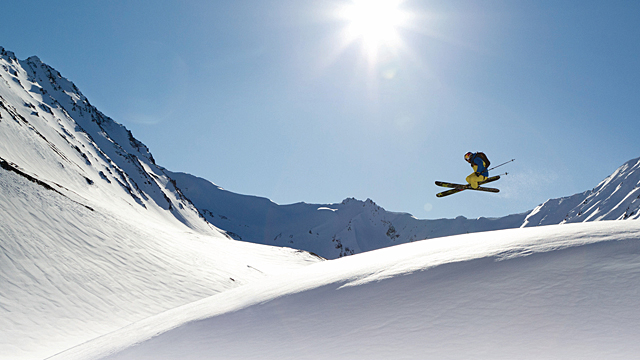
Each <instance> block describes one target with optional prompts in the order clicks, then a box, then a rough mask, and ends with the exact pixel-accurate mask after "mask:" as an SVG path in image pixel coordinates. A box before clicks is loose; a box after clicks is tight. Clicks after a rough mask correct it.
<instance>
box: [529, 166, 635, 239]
mask: <svg viewBox="0 0 640 360" xmlns="http://www.w3.org/2000/svg"><path fill="white" fill-rule="evenodd" d="M639 218H640V158H636V159H632V160H629V161H627V162H626V163H625V164H623V165H622V166H620V167H619V168H618V169H617V170H616V171H614V172H613V173H612V174H611V175H609V176H608V177H607V178H606V179H604V180H603V181H602V182H600V184H598V185H597V186H596V187H595V188H593V189H592V190H589V191H585V192H583V193H579V194H575V195H572V196H568V197H563V198H559V199H550V200H548V201H547V202H545V203H544V204H542V205H540V206H538V207H536V208H535V209H533V210H532V211H531V213H530V214H529V215H528V216H527V218H526V219H525V222H524V224H523V226H538V225H550V224H561V223H576V222H584V221H598V220H627V219H639Z"/></svg>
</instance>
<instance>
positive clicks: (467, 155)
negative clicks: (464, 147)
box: [464, 152, 473, 161]
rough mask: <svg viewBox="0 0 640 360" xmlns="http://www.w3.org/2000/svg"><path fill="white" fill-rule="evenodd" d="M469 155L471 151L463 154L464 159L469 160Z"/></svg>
mask: <svg viewBox="0 0 640 360" xmlns="http://www.w3.org/2000/svg"><path fill="white" fill-rule="evenodd" d="M471 155H473V154H472V153H471V152H468V153H466V154H464V159H465V160H467V161H469V160H471Z"/></svg>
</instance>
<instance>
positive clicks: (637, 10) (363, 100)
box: [0, 0, 640, 218]
mask: <svg viewBox="0 0 640 360" xmlns="http://www.w3.org/2000/svg"><path fill="white" fill-rule="evenodd" d="M350 5H353V1H352V0H343V1H339V0H335V1H315V0H310V1H295V0H278V1H276V0H261V1H249V0H234V1H189V0H182V1H177V0H174V1H171V0H160V1H157V0H154V1H136V0H129V1H120V0H110V1H56V2H52V1H35V0H33V1H32V0H30V1H22V0H20V1H10V2H9V3H8V4H5V6H4V8H5V16H4V17H3V21H2V22H0V46H3V47H5V48H6V49H7V50H10V51H13V52H15V53H16V55H17V56H18V58H20V59H25V58H27V57H29V56H32V55H37V56H38V57H40V59H41V60H42V61H44V62H45V63H47V64H49V65H51V66H53V67H54V68H56V69H57V70H58V71H60V72H61V73H62V75H63V76H65V77H67V78H68V79H69V80H71V81H73V82H74V83H75V84H76V85H77V86H78V87H79V88H80V90H81V91H82V92H83V93H84V95H86V96H87V97H88V98H89V100H90V101H91V103H92V104H93V105H95V106H96V107H97V108H98V109H99V110H101V111H102V112H104V113H105V114H106V115H107V116H110V117H111V118H113V119H114V120H116V121H118V122H120V123H122V124H124V125H125V126H126V127H127V128H129V129H130V130H132V132H133V134H134V136H135V137H137V138H138V139H140V140H141V141H142V142H144V143H145V144H146V145H147V146H149V148H150V150H151V152H152V154H153V155H154V157H155V159H156V161H157V163H158V164H160V165H162V166H164V167H166V168H168V169H170V170H172V171H183V172H188V173H191V174H194V175H197V176H200V177H203V178H206V179H208V180H210V181H212V182H214V183H216V184H218V185H219V186H222V187H223V188H225V189H228V190H231V191H234V192H238V193H243V194H250V195H259V196H264V197H268V198H270V199H272V200H273V201H275V202H277V203H279V204H287V203H293V202H299V201H304V202H308V203H332V202H340V201H342V200H343V199H344V198H347V197H355V198H358V199H362V200H364V199H367V198H371V199H372V200H374V201H375V202H376V203H378V205H380V206H382V207H384V208H385V209H387V210H391V211H401V212H409V213H412V214H413V215H414V216H416V217H418V218H442V217H455V216H458V215H463V216H466V217H470V218H473V217H479V216H503V215H507V214H511V213H518V212H523V211H526V210H530V209H532V208H533V207H535V206H536V205H538V204H540V203H542V202H544V201H545V200H547V199H549V198H554V197H561V196H568V195H572V194H574V193H577V192H582V191H585V190H589V189H591V188H593V187H595V186H596V185H597V184H598V183H599V182H600V181H601V180H603V179H604V178H605V177H606V176H608V175H609V174H610V173H611V172H612V171H614V170H615V169H616V168H617V167H618V166H620V165H622V164H623V163H624V162H626V161H627V160H630V159H632V158H636V157H639V156H640V145H639V144H640V142H639V141H638V134H640V121H638V120H639V119H638V117H639V116H638V114H639V113H640V87H639V84H640V67H639V66H638V65H639V64H640V22H639V21H638V20H637V19H638V18H640V2H635V1H577V0H576V1H563V0H554V1H539V0H537V1H526V0H522V1H497V0H496V1H464V0H461V1H412V0H407V1H404V2H401V3H399V4H398V9H399V10H400V11H401V13H402V14H404V15H405V16H406V17H405V18H403V20H402V21H401V22H398V23H396V24H395V26H392V29H391V30H388V32H393V33H394V34H395V35H396V37H395V40H393V41H391V40H390V41H388V42H385V43H382V42H381V43H379V44H378V47H377V48H376V49H377V50H376V51H372V50H371V48H370V47H368V48H367V47H366V44H369V43H367V42H365V41H364V40H363V38H362V36H360V37H358V34H357V33H356V34H355V35H352V36H350V37H349V32H348V29H350V26H353V23H354V19H353V18H345V17H344V16H340V14H342V12H341V11H340V9H343V8H344V7H345V6H350ZM6 11H9V12H8V13H7V12H6ZM380 21H385V19H380ZM374 55H375V56H374ZM477 150H480V151H484V152H485V153H486V154H487V155H488V156H489V158H490V159H491V160H492V162H493V163H495V164H498V163H501V162H504V161H507V160H510V159H512V158H515V159H516V162H514V163H512V164H509V165H507V166H504V167H503V168H501V169H499V170H503V169H504V170H505V171H508V172H509V173H510V174H509V175H508V176H506V177H504V179H502V180H500V181H499V182H497V183H495V185H496V187H499V188H500V189H501V190H502V191H501V193H500V194H485V193H479V192H464V193H460V194H456V195H454V196H451V197H448V198H443V199H437V198H436V197H435V193H437V192H438V191H440V190H442V189H441V188H438V187H437V186H435V185H434V181H435V180H444V181H451V182H463V181H464V178H465V177H466V176H467V175H468V174H469V173H470V172H471V169H470V167H469V166H468V164H466V163H465V162H464V160H463V154H464V153H465V152H467V151H477ZM494 174H495V172H494Z"/></svg>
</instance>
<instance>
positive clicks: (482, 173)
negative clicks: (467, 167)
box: [464, 151, 491, 189]
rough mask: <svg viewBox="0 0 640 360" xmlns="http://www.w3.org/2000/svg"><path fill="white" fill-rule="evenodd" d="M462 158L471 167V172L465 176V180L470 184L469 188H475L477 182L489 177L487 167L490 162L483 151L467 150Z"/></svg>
mask: <svg viewBox="0 0 640 360" xmlns="http://www.w3.org/2000/svg"><path fill="white" fill-rule="evenodd" d="M464 159H465V160H466V161H467V162H468V163H469V164H471V167H472V168H473V173H472V174H470V175H469V176H467V182H468V183H469V185H471V188H473V189H477V188H478V183H479V182H483V181H485V180H487V178H488V177H489V170H488V168H489V165H490V164H491V162H490V161H489V159H488V158H487V156H486V155H485V154H484V153H482V152H479V151H478V152H477V153H472V152H468V153H466V154H464Z"/></svg>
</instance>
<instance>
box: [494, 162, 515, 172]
mask: <svg viewBox="0 0 640 360" xmlns="http://www.w3.org/2000/svg"><path fill="white" fill-rule="evenodd" d="M515 160H516V159H511V160H509V161H507V162H503V163H502V164H500V165H496V166H494V167H492V168H491V169H489V170H487V171H491V170H493V169H495V168H499V167H500V166H502V165H505V164H508V163H510V162H512V161H515Z"/></svg>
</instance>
